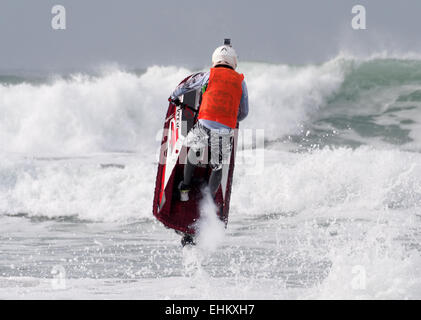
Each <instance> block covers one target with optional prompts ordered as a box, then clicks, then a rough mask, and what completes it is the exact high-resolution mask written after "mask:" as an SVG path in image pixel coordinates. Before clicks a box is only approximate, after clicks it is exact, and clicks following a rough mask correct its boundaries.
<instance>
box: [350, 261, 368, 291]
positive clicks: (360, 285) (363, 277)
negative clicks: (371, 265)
mask: <svg viewBox="0 0 421 320" xmlns="http://www.w3.org/2000/svg"><path fill="white" fill-rule="evenodd" d="M351 272H352V274H353V275H354V277H353V278H352V280H351V288H352V289H354V290H365V289H366V287H367V274H366V270H365V267H364V266H362V265H356V266H354V267H353V268H352V271H351Z"/></svg>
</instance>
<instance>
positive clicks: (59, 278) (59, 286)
mask: <svg viewBox="0 0 421 320" xmlns="http://www.w3.org/2000/svg"><path fill="white" fill-rule="evenodd" d="M51 274H52V275H53V278H52V279H51V288H53V290H65V289H66V270H65V269H64V267H63V266H62V265H56V266H54V267H53V268H52V269H51Z"/></svg>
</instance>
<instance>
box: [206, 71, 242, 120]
mask: <svg viewBox="0 0 421 320" xmlns="http://www.w3.org/2000/svg"><path fill="white" fill-rule="evenodd" d="M243 79H244V75H242V74H239V73H237V72H235V71H234V70H232V69H229V68H211V70H210V75H209V81H208V86H207V88H206V91H205V93H204V94H203V96H202V103H201V105H200V111H199V119H204V120H211V121H216V122H219V123H222V124H224V125H226V126H228V127H230V128H235V127H236V125H237V116H238V109H239V107H240V101H241V95H242V93H243V88H242V86H241V84H242V82H243Z"/></svg>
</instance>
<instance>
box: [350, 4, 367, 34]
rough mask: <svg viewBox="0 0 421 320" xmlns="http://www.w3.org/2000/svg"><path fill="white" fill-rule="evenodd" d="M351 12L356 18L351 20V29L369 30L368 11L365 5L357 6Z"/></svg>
mask: <svg viewBox="0 0 421 320" xmlns="http://www.w3.org/2000/svg"><path fill="white" fill-rule="evenodd" d="M351 12H352V13H353V14H355V16H354V17H353V18H352V20H351V27H352V29H354V30H365V29H367V16H366V13H367V11H366V9H365V7H364V6H363V5H360V4H357V5H355V6H353V7H352V10H351Z"/></svg>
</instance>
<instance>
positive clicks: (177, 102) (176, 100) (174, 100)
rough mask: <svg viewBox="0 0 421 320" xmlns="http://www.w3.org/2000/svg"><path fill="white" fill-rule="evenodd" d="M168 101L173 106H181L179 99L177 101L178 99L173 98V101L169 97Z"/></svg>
mask: <svg viewBox="0 0 421 320" xmlns="http://www.w3.org/2000/svg"><path fill="white" fill-rule="evenodd" d="M168 100H169V101H171V102H172V103H173V104H175V105H176V106H179V105H180V104H181V101H180V99H178V98H175V99H172V98H171V97H170V98H169V99H168Z"/></svg>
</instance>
